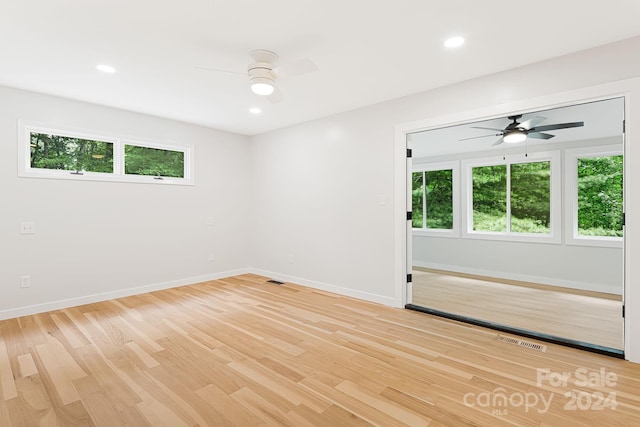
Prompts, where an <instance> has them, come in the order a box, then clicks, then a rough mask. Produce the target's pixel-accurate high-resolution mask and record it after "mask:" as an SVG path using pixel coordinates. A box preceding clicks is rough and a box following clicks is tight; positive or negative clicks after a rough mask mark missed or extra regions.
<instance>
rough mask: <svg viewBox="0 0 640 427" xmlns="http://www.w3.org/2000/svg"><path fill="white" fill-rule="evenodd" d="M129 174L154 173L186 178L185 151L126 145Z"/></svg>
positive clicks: (126, 164) (125, 163) (126, 168)
mask: <svg viewBox="0 0 640 427" xmlns="http://www.w3.org/2000/svg"><path fill="white" fill-rule="evenodd" d="M124 155H125V157H124V170H125V174H127V175H154V176H166V177H172V178H184V152H182V151H173V150H164V149H159V148H150V147H140V146H137V145H125V146H124Z"/></svg>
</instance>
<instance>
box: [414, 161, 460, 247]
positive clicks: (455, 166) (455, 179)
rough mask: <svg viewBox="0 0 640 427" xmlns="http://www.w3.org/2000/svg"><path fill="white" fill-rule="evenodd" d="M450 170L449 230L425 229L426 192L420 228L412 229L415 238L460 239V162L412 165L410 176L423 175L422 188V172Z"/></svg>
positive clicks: (423, 183) (424, 192) (423, 198)
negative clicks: (450, 209)
mask: <svg viewBox="0 0 640 427" xmlns="http://www.w3.org/2000/svg"><path fill="white" fill-rule="evenodd" d="M448 169H450V170H451V198H452V201H451V204H452V209H453V221H452V228H451V229H442V228H426V224H427V222H426V191H424V190H423V192H422V228H413V227H412V232H413V235H415V236H427V237H446V238H459V237H460V161H459V160H453V161H448V162H433V163H418V164H414V165H412V170H411V174H412V176H413V174H414V173H415V172H422V173H423V181H422V185H423V187H424V185H425V182H424V172H431V171H439V170H448Z"/></svg>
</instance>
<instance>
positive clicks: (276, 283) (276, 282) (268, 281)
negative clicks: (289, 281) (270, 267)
mask: <svg viewBox="0 0 640 427" xmlns="http://www.w3.org/2000/svg"><path fill="white" fill-rule="evenodd" d="M267 283H273V284H274V285H284V282H278V281H277V280H273V279H271V280H267Z"/></svg>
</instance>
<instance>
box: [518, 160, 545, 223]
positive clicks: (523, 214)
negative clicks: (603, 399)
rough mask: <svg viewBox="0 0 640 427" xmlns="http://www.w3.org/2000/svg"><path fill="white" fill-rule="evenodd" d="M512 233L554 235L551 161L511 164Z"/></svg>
mask: <svg viewBox="0 0 640 427" xmlns="http://www.w3.org/2000/svg"><path fill="white" fill-rule="evenodd" d="M511 231H512V232H515V233H543V234H549V233H551V162H548V161H547V162H533V163H516V164H512V165H511Z"/></svg>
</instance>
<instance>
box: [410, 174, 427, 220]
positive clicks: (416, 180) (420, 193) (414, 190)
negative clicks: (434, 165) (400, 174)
mask: <svg viewBox="0 0 640 427" xmlns="http://www.w3.org/2000/svg"><path fill="white" fill-rule="evenodd" d="M411 181H412V182H411V211H412V215H411V218H412V220H411V226H412V227H413V228H422V217H423V215H422V210H423V202H424V201H423V197H424V186H423V183H424V172H414V173H413V175H412V180H411Z"/></svg>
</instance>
